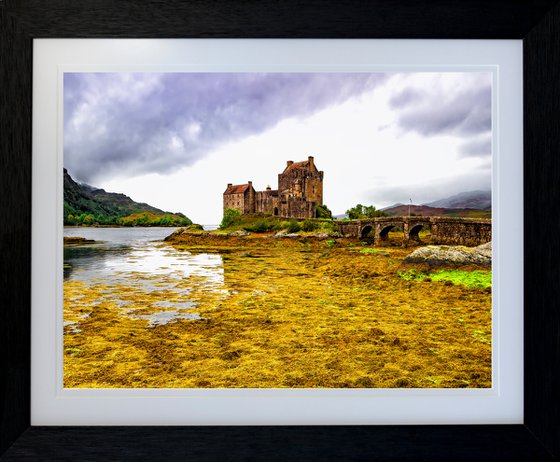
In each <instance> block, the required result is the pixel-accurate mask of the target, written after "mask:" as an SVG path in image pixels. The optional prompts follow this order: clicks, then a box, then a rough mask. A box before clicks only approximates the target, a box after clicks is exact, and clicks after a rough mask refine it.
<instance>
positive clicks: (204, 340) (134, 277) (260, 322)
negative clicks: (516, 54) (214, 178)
mask: <svg viewBox="0 0 560 462" xmlns="http://www.w3.org/2000/svg"><path fill="white" fill-rule="evenodd" d="M331 241H332V240H331ZM331 241H328V240H327V241H324V240H323V241H321V240H291V239H272V238H270V239H269V238H254V239H251V238H249V239H247V238H246V239H236V238H228V239H206V240H196V237H193V236H191V237H187V238H186V240H185V241H184V242H183V243H182V244H181V243H176V244H175V247H176V248H177V250H178V251H179V252H185V255H186V254H187V252H189V253H195V254H196V253H203V252H211V253H216V252H218V253H220V254H221V255H222V260H223V280H222V281H218V282H214V283H211V284H210V283H209V282H208V280H205V279H204V278H201V277H198V278H195V277H190V278H182V279H173V278H171V276H170V275H151V274H142V273H132V274H129V275H128V282H127V283H126V284H118V283H115V282H110V281H109V282H99V281H98V282H97V283H90V284H88V283H84V282H80V281H76V280H67V281H65V283H64V300H65V304H64V320H65V321H68V322H73V323H76V324H73V328H70V326H68V327H67V328H66V329H65V335H64V352H65V356H64V385H65V387H71V388H73V387H94V388H96V387H109V388H113V387H116V388H119V387H132V388H149V387H172V388H173V387H182V388H191V387H192V388H209V387H212V388H221V387H228V388H229V387H231V388H235V387H267V388H302V387H309V388H314V387H325V388H354V387H357V388H363V387H367V388H379V387H387V388H395V387H397V388H411V387H418V388H430V387H444V388H459V387H472V388H480V387H490V386H491V330H490V329H491V294H490V293H489V291H487V290H485V289H484V288H480V287H477V286H475V285H464V284H462V283H451V284H445V283H442V282H439V281H436V280H435V279H434V277H433V275H430V276H427V277H416V276H417V275H416V276H415V277H408V276H403V274H402V273H401V274H399V266H400V264H401V262H402V260H403V259H404V257H405V256H406V255H407V254H408V253H409V252H410V250H407V249H403V248H400V247H386V248H384V249H383V251H382V252H380V253H377V252H373V250H377V249H371V248H368V247H365V248H360V247H356V246H355V245H354V244H353V243H352V242H350V241H345V240H342V239H341V240H338V241H335V244H329V242H331ZM370 250H371V251H370ZM450 273H452V274H454V277H455V276H457V274H455V273H454V272H450ZM409 274H410V273H409ZM418 274H420V273H418ZM442 274H443V273H442ZM457 277H458V276H457ZM465 277H466V276H461V278H455V279H454V280H453V281H460V280H465ZM476 277H478V276H476ZM476 277H475V276H473V277H472V278H474V279H476ZM467 279H468V278H467ZM185 299H188V300H189V301H192V302H194V304H195V308H194V312H196V313H197V314H199V316H200V319H198V320H188V319H182V320H177V321H175V322H171V323H168V324H164V325H156V326H154V327H149V323H148V321H147V319H146V316H150V315H152V314H153V313H155V312H157V311H158V310H172V309H173V306H177V305H178V304H180V303H184V302H185ZM162 300H166V301H167V302H169V303H168V305H169V306H170V307H169V308H161V307H157V305H156V304H157V303H160V302H161V301H162ZM142 316H144V317H142ZM76 328H77V329H76Z"/></svg>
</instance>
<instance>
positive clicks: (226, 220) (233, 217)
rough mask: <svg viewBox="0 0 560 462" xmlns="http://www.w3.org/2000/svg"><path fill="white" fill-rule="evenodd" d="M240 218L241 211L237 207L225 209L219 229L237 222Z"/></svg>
mask: <svg viewBox="0 0 560 462" xmlns="http://www.w3.org/2000/svg"><path fill="white" fill-rule="evenodd" d="M240 218H241V211H240V210H237V209H225V210H224V217H223V218H222V222H221V223H220V229H224V228H229V227H230V226H232V225H234V224H236V223H239V220H240Z"/></svg>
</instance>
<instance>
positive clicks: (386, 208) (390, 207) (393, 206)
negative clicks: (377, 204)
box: [379, 202, 404, 212]
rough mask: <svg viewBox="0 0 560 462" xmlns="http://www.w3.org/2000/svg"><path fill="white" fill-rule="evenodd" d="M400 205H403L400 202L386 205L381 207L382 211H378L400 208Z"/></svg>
mask: <svg viewBox="0 0 560 462" xmlns="http://www.w3.org/2000/svg"><path fill="white" fill-rule="evenodd" d="M401 205H404V204H403V203H402V202H397V203H396V204H393V205H388V206H387V207H383V208H382V209H379V210H381V211H382V212H384V211H385V210H388V209H392V208H395V207H400V206H401Z"/></svg>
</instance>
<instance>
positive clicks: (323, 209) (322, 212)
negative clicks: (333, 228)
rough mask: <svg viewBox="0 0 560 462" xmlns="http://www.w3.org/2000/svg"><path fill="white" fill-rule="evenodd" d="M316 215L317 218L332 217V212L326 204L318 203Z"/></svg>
mask: <svg viewBox="0 0 560 462" xmlns="http://www.w3.org/2000/svg"><path fill="white" fill-rule="evenodd" d="M315 215H316V217H317V218H332V212H331V211H330V210H329V208H328V207H327V206H326V205H318V206H317V207H315Z"/></svg>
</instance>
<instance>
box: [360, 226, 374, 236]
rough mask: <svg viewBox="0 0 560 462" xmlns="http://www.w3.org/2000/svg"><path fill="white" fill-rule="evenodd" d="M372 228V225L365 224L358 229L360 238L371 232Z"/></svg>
mask: <svg viewBox="0 0 560 462" xmlns="http://www.w3.org/2000/svg"><path fill="white" fill-rule="evenodd" d="M372 230H373V226H372V225H365V226H364V227H363V228H362V229H361V230H360V237H361V238H362V239H364V238H366V237H368V234H369V233H371V231H372Z"/></svg>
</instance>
